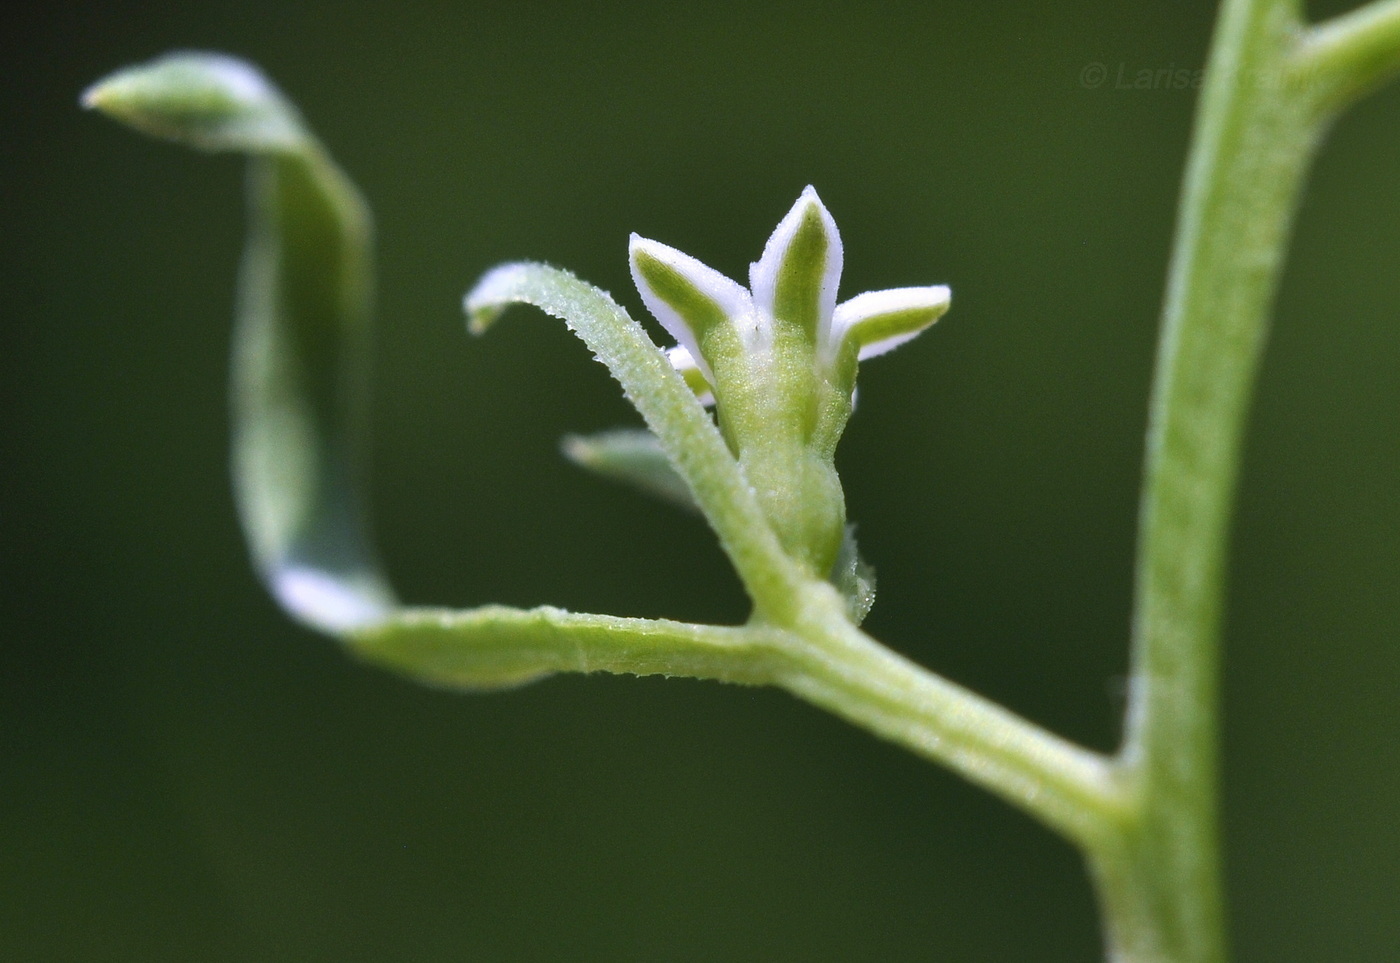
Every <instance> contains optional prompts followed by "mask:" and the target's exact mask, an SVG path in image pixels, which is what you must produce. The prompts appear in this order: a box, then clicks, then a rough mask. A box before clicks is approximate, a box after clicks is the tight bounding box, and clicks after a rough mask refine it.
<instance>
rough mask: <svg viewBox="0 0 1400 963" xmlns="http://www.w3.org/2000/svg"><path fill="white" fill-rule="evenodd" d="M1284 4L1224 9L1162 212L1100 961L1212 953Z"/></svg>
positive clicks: (1312, 139)
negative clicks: (1221, 709)
mask: <svg viewBox="0 0 1400 963" xmlns="http://www.w3.org/2000/svg"><path fill="white" fill-rule="evenodd" d="M1301 32H1302V25H1301V22H1300V20H1299V19H1298V11H1297V9H1296V4H1295V3H1294V2H1291V0H1227V2H1226V3H1225V5H1224V7H1223V9H1222V12H1221V20H1220V24H1219V27H1218V28H1217V34H1216V39H1215V43H1214V48H1213V51H1212V56H1211V63H1210V70H1209V73H1208V76H1209V80H1208V82H1207V85H1206V89H1205V91H1204V95H1203V101H1202V105H1201V111H1200V115H1199V117H1198V121H1197V124H1196V129H1195V133H1194V138H1193V144H1192V150H1191V157H1190V161H1189V163H1188V167H1187V173H1186V180H1185V184H1184V189H1183V196H1182V201H1181V209H1180V221H1179V226H1178V233H1177V241H1176V248H1175V251H1174V253H1173V257H1172V264H1171V271H1170V276H1169V281H1168V287H1167V298H1166V304H1165V308H1164V319H1163V330H1162V338H1161V346H1160V353H1159V356H1158V363H1157V371H1156V376H1155V383H1154V390H1153V396H1152V403H1151V426H1150V433H1149V437H1148V450H1147V468H1146V481H1145V487H1144V495H1143V503H1142V509H1141V524H1142V533H1141V542H1140V546H1139V559H1138V564H1139V567H1138V575H1137V604H1136V609H1135V612H1136V615H1135V625H1134V641H1133V655H1132V662H1133V669H1132V676H1131V679H1132V682H1131V686H1132V691H1131V694H1130V703H1129V712H1128V722H1127V733H1126V739H1125V744H1124V747H1123V750H1122V752H1121V754H1120V756H1119V761H1118V765H1119V767H1120V770H1121V774H1122V777H1123V779H1124V780H1125V782H1126V783H1127V784H1128V785H1129V787H1130V791H1131V793H1132V794H1133V796H1134V797H1135V799H1136V807H1135V808H1136V812H1135V818H1134V819H1132V820H1131V821H1130V822H1129V823H1127V824H1126V825H1125V826H1124V829H1123V832H1122V834H1121V835H1120V837H1119V838H1118V839H1117V840H1115V841H1114V844H1113V845H1111V846H1105V847H1103V848H1102V849H1100V850H1099V851H1097V852H1092V853H1091V854H1090V855H1091V860H1090V861H1091V865H1092V868H1093V871H1094V875H1095V878H1096V881H1097V883H1098V887H1099V891H1100V894H1101V901H1102V904H1103V907H1104V912H1105V917H1106V920H1105V924H1106V931H1107V939H1108V943H1109V955H1110V958H1111V959H1113V960H1118V961H1133V963H1148V961H1163V963H1165V961H1172V963H1219V961H1223V960H1224V959H1225V958H1226V940H1225V934H1224V923H1223V912H1222V887H1221V880H1220V867H1219V857H1218V830H1217V816H1216V809H1217V803H1216V795H1217V792H1216V782H1217V775H1216V773H1217V753H1218V748H1217V742H1218V726H1219V721H1218V713H1217V689H1218V665H1219V656H1218V648H1219V635H1220V615H1221V607H1222V584H1223V581H1224V574H1225V561H1226V542H1227V535H1228V529H1229V522H1230V512H1231V507H1232V501H1233V493H1234V489H1235V478H1236V474H1237V471H1238V467H1239V461H1240V447H1241V441H1242V437H1243V428H1244V424H1245V418H1246V414H1247V411H1248V404H1249V395H1250V390H1251V387H1252V385H1253V381H1254V374H1255V369H1256V367H1257V362H1258V359H1259V356H1260V352H1261V347H1262V345H1263V343H1264V339H1265V332H1266V329H1267V320H1268V313H1269V308H1270V304H1271V302H1272V299H1273V297H1274V292H1275V290H1276V288H1277V284H1278V277H1279V270H1280V267H1281V265H1282V263H1283V257H1284V252H1285V248H1286V242H1287V239H1288V234H1289V230H1290V227H1291V223H1292V217H1293V212H1294V209H1295V207H1296V204H1297V198H1298V195H1299V191H1300V189H1301V187H1302V183H1303V178H1304V175H1305V173H1306V170H1307V166H1308V162H1309V159H1310V158H1311V156H1312V153H1313V148H1314V146H1315V144H1316V142H1317V140H1318V136H1319V132H1320V126H1321V125H1320V124H1319V122H1318V118H1317V114H1316V112H1315V110H1314V109H1313V107H1312V104H1311V102H1310V101H1309V99H1308V98H1307V97H1305V96H1303V94H1302V92H1301V91H1300V90H1299V89H1297V88H1293V87H1290V86H1289V85H1287V84H1283V83H1279V82H1278V80H1279V79H1280V78H1285V77H1287V76H1289V72H1290V70H1291V69H1292V67H1291V65H1292V61H1291V57H1292V55H1293V51H1294V50H1295V48H1296V45H1297V42H1298V38H1299V36H1300V35H1301Z"/></svg>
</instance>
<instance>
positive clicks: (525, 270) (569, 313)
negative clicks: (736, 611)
mask: <svg viewBox="0 0 1400 963" xmlns="http://www.w3.org/2000/svg"><path fill="white" fill-rule="evenodd" d="M511 304H532V305H534V306H535V307H537V308H540V309H541V310H543V311H544V312H545V313H547V314H550V315H552V316H554V317H556V318H560V319H562V320H563V321H564V323H565V324H566V325H567V326H568V327H569V329H570V330H571V331H573V332H574V333H575V334H577V335H578V336H579V338H581V339H582V340H583V342H584V343H585V344H586V345H587V346H588V348H589V349H590V350H591V351H592V352H593V354H594V356H596V357H597V358H598V360H599V361H601V362H603V364H605V365H607V367H608V370H609V371H611V372H612V374H613V377H614V378H616V379H617V380H618V381H619V382H620V383H621V384H622V389H623V392H624V393H625V394H626V396H627V398H628V400H629V401H631V403H632V405H633V407H635V408H636V409H637V410H638V411H639V412H641V415H642V418H643V419H644V420H645V421H646V423H647V427H649V428H650V429H651V430H652V433H653V434H655V435H656V437H657V439H658V440H659V442H660V444H661V447H662V450H663V451H665V453H666V455H667V456H668V458H669V459H670V460H671V463H672V464H673V465H674V466H675V467H676V470H677V472H678V473H679V474H680V475H681V477H682V478H684V479H685V480H686V483H687V485H688V486H689V488H690V490H691V492H692V493H694V495H695V501H696V503H697V504H698V505H699V506H700V510H701V512H703V513H704V515H705V517H706V519H707V520H708V521H709V523H710V525H711V527H713V528H714V530H715V533H716V534H717V535H718V536H719V540H720V544H721V545H722V546H723V548H724V550H725V551H726V552H727V553H728V555H729V557H730V560H731V561H732V562H733V563H734V567H735V569H736V570H737V572H738V573H739V577H740V579H741V580H742V581H743V582H744V586H745V588H746V589H747V590H748V592H749V596H750V597H751V598H752V599H753V600H754V603H755V604H756V605H757V606H758V607H759V608H760V609H766V610H768V611H769V612H770V613H772V614H774V615H778V614H779V613H782V614H783V617H788V616H789V615H790V612H789V610H790V608H791V606H792V605H793V599H794V597H795V595H796V591H795V590H796V587H797V586H798V585H800V584H801V583H802V581H803V574H802V572H801V571H800V569H798V568H797V566H796V565H795V564H794V563H793V561H792V560H791V559H790V558H789V557H788V556H787V555H786V554H785V553H784V551H783V549H782V547H781V545H780V544H779V543H778V539H777V536H776V535H774V533H773V529H772V528H771V527H770V525H769V523H768V519H767V517H766V516H765V515H764V513H763V510H762V509H761V508H760V507H759V504H758V501H757V499H756V498H755V497H754V494H753V490H752V488H751V487H750V485H749V482H748V480H747V479H746V478H745V477H744V474H743V472H742V471H741V470H740V468H739V465H738V463H737V462H736V461H735V460H734V458H733V456H732V455H731V454H730V453H729V449H728V447H727V446H726V445H725V442H724V439H723V438H722V437H720V433H719V429H717V428H716V427H715V424H714V422H713V421H712V420H711V419H710V416H709V414H708V413H707V412H706V411H705V409H704V408H703V407H702V406H701V404H700V402H699V401H698V400H697V399H696V397H695V394H694V393H693V392H692V391H691V389H690V387H689V386H688V385H687V384H686V382H685V379H684V378H683V377H682V376H681V375H680V374H679V373H678V372H677V371H676V370H675V369H674V368H673V367H671V365H670V363H669V362H668V361H667V360H666V356H665V354H664V353H663V352H662V351H661V349H660V348H658V347H657V346H656V345H655V344H654V343H653V342H652V340H651V338H649V337H648V336H647V333H646V332H645V331H643V330H642V327H641V325H639V324H637V322H636V321H634V320H633V319H632V318H631V317H629V316H628V314H627V312H626V311H624V310H623V309H622V308H621V307H620V306H619V305H618V304H617V302H616V301H614V300H613V299H612V298H611V297H610V296H608V294H607V293H606V292H604V291H600V290H599V289H598V288H596V287H594V286H593V285H591V284H588V283H586V282H584V281H581V280H579V279H578V278H577V277H575V276H574V275H572V274H570V273H569V272H568V271H562V270H560V269H559V268H553V267H549V266H547V265H544V264H531V263H515V264H503V265H500V266H499V267H496V268H494V269H493V270H491V271H489V272H488V273H487V274H486V275H485V276H484V277H483V278H482V279H481V280H480V281H479V282H477V285H476V287H475V288H474V289H473V290H472V291H471V292H470V293H469V294H468V295H467V297H466V301H465V307H466V311H467V317H468V322H469V325H470V327H471V330H472V331H474V332H481V331H484V330H485V329H486V328H487V327H489V326H490V325H491V324H492V323H493V322H494V321H495V319H496V318H497V317H499V316H500V314H501V312H502V311H504V310H505V308H506V307H507V306H509V305H511Z"/></svg>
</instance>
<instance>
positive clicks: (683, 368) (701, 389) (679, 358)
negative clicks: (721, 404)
mask: <svg viewBox="0 0 1400 963" xmlns="http://www.w3.org/2000/svg"><path fill="white" fill-rule="evenodd" d="M666 360H667V361H669V362H671V367H673V368H675V369H676V370H677V371H679V372H680V373H681V377H683V378H685V383H686V384H687V385H689V386H690V390H691V391H693V392H695V396H696V397H697V398H699V399H700V403H701V404H702V405H712V404H714V403H715V393H714V391H713V390H712V389H711V388H710V380H709V379H708V378H707V377H705V372H704V371H702V370H701V368H700V366H699V365H698V364H696V363H695V355H693V354H691V353H690V349H689V348H687V347H685V345H681V344H678V345H676V346H675V347H674V348H667V349H666Z"/></svg>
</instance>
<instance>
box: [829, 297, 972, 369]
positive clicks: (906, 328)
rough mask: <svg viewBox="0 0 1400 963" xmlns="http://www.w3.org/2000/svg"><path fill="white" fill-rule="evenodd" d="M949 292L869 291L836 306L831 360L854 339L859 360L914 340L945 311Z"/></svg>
mask: <svg viewBox="0 0 1400 963" xmlns="http://www.w3.org/2000/svg"><path fill="white" fill-rule="evenodd" d="M951 299H952V292H950V291H949V290H948V288H947V287H946V286H945V285H941V284H940V285H936V286H933V287H926V288H891V289H890V290H888V291H869V292H867V293H865V294H860V295H857V296H856V297H853V298H851V299H850V300H849V301H845V302H842V303H841V304H839V305H837V306H836V313H835V316H834V317H833V318H832V323H831V340H830V342H829V345H830V351H831V353H832V355H833V356H834V355H835V354H836V352H838V351H839V350H840V349H841V345H842V344H843V343H844V342H845V341H846V340H847V339H848V338H855V339H856V343H857V345H858V350H859V355H858V356H859V358H860V360H862V361H864V360H865V359H866V358H873V357H875V356H876V355H880V354H884V353H885V352H886V351H889V350H891V349H893V348H897V347H899V346H900V345H901V344H903V343H904V342H906V341H908V340H909V339H910V338H913V337H916V336H917V335H918V334H919V333H920V332H922V331H923V330H924V329H925V328H927V327H928V326H929V325H931V324H933V322H935V321H937V320H938V319H939V318H940V317H942V316H943V313H944V312H946V311H947V310H948V305H949V303H950V302H951Z"/></svg>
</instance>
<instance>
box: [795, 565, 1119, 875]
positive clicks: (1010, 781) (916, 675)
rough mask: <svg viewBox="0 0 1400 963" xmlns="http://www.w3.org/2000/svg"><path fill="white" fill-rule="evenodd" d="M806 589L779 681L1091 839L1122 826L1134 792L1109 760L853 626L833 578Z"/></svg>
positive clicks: (1093, 843)
mask: <svg viewBox="0 0 1400 963" xmlns="http://www.w3.org/2000/svg"><path fill="white" fill-rule="evenodd" d="M802 595H803V604H802V606H801V608H800V612H801V616H800V618H799V620H798V621H796V622H795V623H794V624H792V625H791V626H788V627H787V637H788V638H789V639H791V642H790V643H789V644H788V645H786V646H785V650H786V655H787V659H786V661H785V662H780V663H779V668H780V674H779V677H778V678H777V679H776V680H775V681H776V683H777V684H778V685H780V686H782V687H784V688H786V689H787V690H788V691H789V692H792V693H793V694H794V695H797V696H799V697H800V698H802V699H805V700H807V701H808V702H811V703H812V704H814V705H817V706H820V707H822V708H824V709H827V710H828V711H830V712H832V713H834V714H835V715H838V716H841V717H842V718H844V719H846V720H847V721H849V722H852V723H854V724H855V725H857V726H860V727H861V728H863V729H866V730H868V731H870V732H873V733H875V734H876V735H878V736H881V737H882V738H885V739H888V740H890V741H891V742H894V743H897V744H899V745H902V746H904V747H905V748H906V749H909V750H911V751H912V752H914V753H915V754H917V755H920V756H922V757H924V758H925V759H929V760H932V761H934V762H937V763H939V764H941V765H944V766H947V767H948V768H949V769H951V770H952V771H954V772H956V773H958V774H959V775H961V776H963V777H964V778H966V779H967V780H969V781H970V782H973V783H975V784H977V785H979V786H982V787H983V788H984V789H987V790H989V791H991V792H993V793H995V794H996V795H998V796H1000V797H1001V798H1002V799H1004V800H1006V801H1007V802H1009V803H1011V804H1012V805H1014V806H1017V807H1018V808H1020V809H1022V810H1024V811H1025V812H1027V813H1029V814H1031V815H1033V816H1035V817H1036V818H1038V819H1040V820H1041V821H1042V822H1044V823H1045V824H1046V825H1048V826H1050V827H1051V828H1052V829H1055V830H1056V831H1058V832H1060V833H1062V834H1064V835H1065V836H1066V837H1067V838H1069V839H1071V840H1074V841H1075V842H1077V843H1079V844H1080V845H1081V846H1083V847H1086V848H1095V847H1098V846H1100V845H1102V843H1103V841H1104V837H1105V835H1111V834H1112V829H1113V827H1114V826H1116V825H1117V824H1118V822H1119V821H1120V820H1121V819H1122V818H1123V812H1124V808H1125V803H1126V799H1125V797H1124V795H1123V792H1122V788H1121V786H1120V784H1119V782H1118V779H1117V775H1116V773H1115V772H1114V770H1113V768H1112V766H1111V764H1110V762H1109V760H1108V759H1107V758H1105V757H1104V756H1101V755H1099V754H1098V753H1095V752H1091V751H1089V750H1087V749H1083V748H1081V747H1079V746H1077V745H1075V744H1073V743H1071V742H1068V741H1066V740H1064V739H1061V738H1060V737H1059V736H1056V735H1054V734H1053V733H1050V732H1048V731H1046V730H1044V729H1042V728H1040V727H1039V726H1036V725H1035V724H1034V723H1031V722H1028V721H1027V720H1025V719H1023V718H1021V717H1020V716H1017V715H1016V714H1015V713H1013V712H1011V711H1009V710H1007V709H1005V708H1003V707H1002V706H1000V705H998V704H997V703H995V702H992V701H991V700H989V699H986V698H984V697H982V696H979V695H977V694H976V693H974V692H971V691H969V690H967V689H964V688H962V687H961V686H959V685H957V684H955V683H953V682H950V681H948V680H947V679H944V678H942V677H941V676H938V675H936V674H934V673H932V672H929V671H928V670H926V669H924V668H922V667H920V666H918V665H916V664H914V663H913V662H910V661H909V660H908V659H906V658H904V657H903V656H901V655H899V654H898V653H896V652H893V651H891V650H890V649H888V648H886V647H885V646H884V645H881V644H880V643H879V642H877V641H875V640H874V639H872V638H871V637H870V636H868V635H866V634H865V633H863V632H861V631H860V629H858V628H856V626H854V625H853V624H851V621H850V619H849V617H848V616H847V614H846V606H845V603H844V602H843V601H842V599H841V598H840V596H839V595H838V594H837V593H836V592H835V591H834V590H833V589H832V587H831V586H830V585H827V584H825V583H822V582H812V583H809V584H808V585H807V587H806V588H805V589H804V591H803V593H802ZM784 666H786V671H781V670H782V669H783V667H784Z"/></svg>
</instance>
